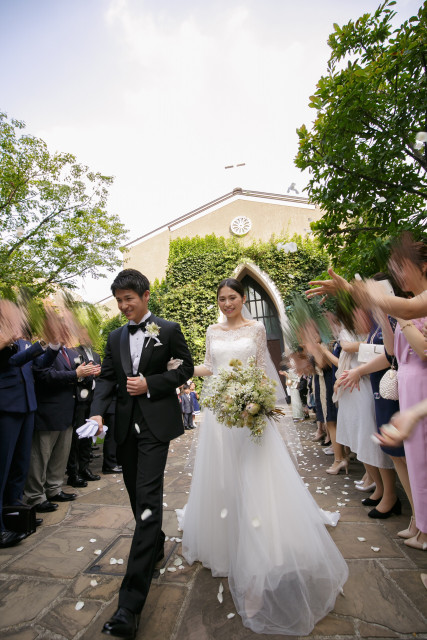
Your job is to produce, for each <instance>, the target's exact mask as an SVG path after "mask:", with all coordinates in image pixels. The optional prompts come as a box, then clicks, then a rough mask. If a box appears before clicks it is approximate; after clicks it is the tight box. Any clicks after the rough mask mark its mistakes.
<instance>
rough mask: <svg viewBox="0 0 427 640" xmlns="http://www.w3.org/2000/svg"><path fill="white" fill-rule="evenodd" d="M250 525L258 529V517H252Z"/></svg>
mask: <svg viewBox="0 0 427 640" xmlns="http://www.w3.org/2000/svg"><path fill="white" fill-rule="evenodd" d="M252 526H253V528H254V529H258V527H260V526H261V522H260V520H259V518H252Z"/></svg>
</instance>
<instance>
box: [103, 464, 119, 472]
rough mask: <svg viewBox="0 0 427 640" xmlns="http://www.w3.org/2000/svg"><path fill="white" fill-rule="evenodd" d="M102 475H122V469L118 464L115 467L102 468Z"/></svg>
mask: <svg viewBox="0 0 427 640" xmlns="http://www.w3.org/2000/svg"><path fill="white" fill-rule="evenodd" d="M102 473H123V469H122V467H121V466H120V465H119V464H116V466H115V467H102Z"/></svg>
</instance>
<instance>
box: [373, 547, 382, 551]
mask: <svg viewBox="0 0 427 640" xmlns="http://www.w3.org/2000/svg"><path fill="white" fill-rule="evenodd" d="M371 549H372V551H379V550H380V548H379V547H371Z"/></svg>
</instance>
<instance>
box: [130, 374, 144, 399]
mask: <svg viewBox="0 0 427 640" xmlns="http://www.w3.org/2000/svg"><path fill="white" fill-rule="evenodd" d="M126 389H127V392H128V394H129V395H130V396H141V395H142V394H143V393H147V391H148V387H147V380H146V379H145V378H142V377H139V376H138V377H137V378H128V379H127V384H126Z"/></svg>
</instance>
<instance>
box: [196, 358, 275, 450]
mask: <svg viewBox="0 0 427 640" xmlns="http://www.w3.org/2000/svg"><path fill="white" fill-rule="evenodd" d="M230 367H231V369H221V370H220V371H219V374H218V376H216V377H215V379H214V381H213V384H212V386H211V390H210V393H209V394H208V395H206V396H205V397H204V399H203V400H202V402H203V404H204V405H205V406H206V407H208V408H209V409H211V410H212V412H213V413H214V414H215V416H216V417H217V419H218V421H219V422H221V423H222V424H224V425H226V426H227V427H230V428H231V427H238V428H242V427H247V428H248V429H249V430H250V432H251V438H252V440H253V441H254V442H258V443H259V442H260V441H261V437H262V434H263V432H264V429H265V427H266V425H267V420H268V418H275V417H276V415H277V414H279V413H280V414H283V412H282V411H281V409H279V408H277V407H276V406H275V404H276V383H275V382H274V380H270V378H268V377H267V376H266V374H265V373H264V371H263V370H262V369H260V368H259V367H257V366H256V364H255V358H253V357H251V358H249V359H248V363H247V365H246V366H243V363H242V362H241V361H240V360H237V359H233V360H231V361H230Z"/></svg>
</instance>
